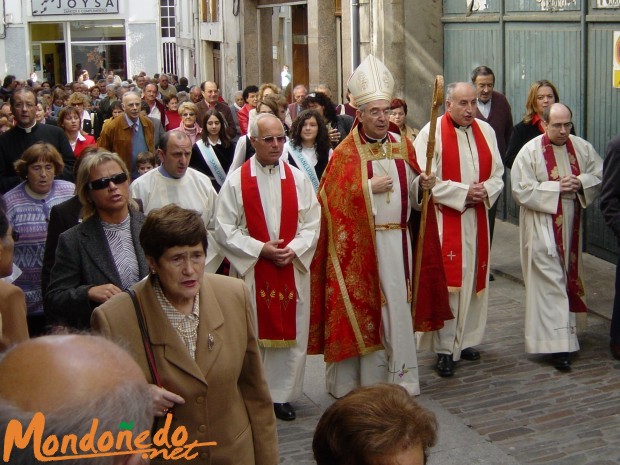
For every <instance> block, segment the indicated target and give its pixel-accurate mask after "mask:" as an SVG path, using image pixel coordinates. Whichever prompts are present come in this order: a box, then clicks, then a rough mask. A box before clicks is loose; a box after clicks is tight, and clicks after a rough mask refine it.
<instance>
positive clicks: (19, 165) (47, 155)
mask: <svg viewBox="0 0 620 465" xmlns="http://www.w3.org/2000/svg"><path fill="white" fill-rule="evenodd" d="M39 160H42V161H44V162H48V163H52V164H53V165H54V176H58V175H59V174H60V173H62V169H63V168H64V166H65V163H64V162H63V161H62V155H60V152H58V150H57V149H56V147H54V146H53V145H52V144H49V143H47V142H36V143H34V144H32V145H31V146H30V147H28V148H27V149H26V150H24V153H22V156H21V158H20V159H19V160H16V161H15V163H14V164H13V166H14V167H15V172H16V173H17V175H18V176H19V177H20V178H22V179H26V176H28V167H29V166H30V165H32V164H34V163H36V162H38V161H39Z"/></svg>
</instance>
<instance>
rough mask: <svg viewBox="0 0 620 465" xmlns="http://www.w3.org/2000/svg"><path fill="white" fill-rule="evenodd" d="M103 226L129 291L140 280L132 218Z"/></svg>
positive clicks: (128, 217) (124, 284) (119, 272)
mask: <svg viewBox="0 0 620 465" xmlns="http://www.w3.org/2000/svg"><path fill="white" fill-rule="evenodd" d="M101 226H102V227H103V232H104V233H105V237H106V239H107V240H108V245H109V246H110V251H111V252H112V257H113V258H114V264H115V265H116V269H117V270H118V274H119V276H120V278H121V283H122V284H123V289H128V288H129V287H131V286H133V285H134V284H135V283H137V282H138V281H139V280H140V271H139V266H138V258H137V257H136V249H135V247H134V245H133V239H132V237H131V227H130V216H129V215H127V218H125V219H124V220H123V221H122V222H121V223H119V224H111V223H106V222H105V221H101Z"/></svg>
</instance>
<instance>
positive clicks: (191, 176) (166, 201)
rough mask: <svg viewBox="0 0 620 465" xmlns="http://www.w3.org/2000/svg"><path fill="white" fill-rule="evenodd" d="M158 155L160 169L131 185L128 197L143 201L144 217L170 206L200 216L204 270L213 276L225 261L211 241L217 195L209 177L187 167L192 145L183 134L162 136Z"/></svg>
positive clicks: (170, 133) (175, 133)
mask: <svg viewBox="0 0 620 465" xmlns="http://www.w3.org/2000/svg"><path fill="white" fill-rule="evenodd" d="M157 154H158V155H159V159H160V161H161V165H159V167H157V168H156V169H153V170H151V171H149V172H148V173H146V174H143V175H142V176H140V177H139V178H137V179H136V180H135V181H133V182H132V183H131V185H130V186H129V189H130V191H131V196H132V197H133V198H134V199H140V200H141V201H142V206H143V208H144V214H148V213H149V212H150V211H151V210H154V209H156V208H161V207H164V206H166V205H170V204H171V203H174V204H177V205H178V206H180V207H183V208H188V209H192V210H196V211H197V212H199V213H200V216H201V217H202V221H203V222H204V224H205V227H206V228H207V234H208V247H207V258H206V261H207V264H206V268H205V270H206V271H208V272H215V271H216V270H217V269H218V267H219V266H220V264H221V263H222V260H223V258H224V257H223V256H222V255H221V254H220V253H219V248H218V246H217V243H216V242H215V239H214V238H213V227H214V218H215V203H216V201H217V191H216V190H215V188H214V187H213V184H211V180H210V179H209V177H208V176H206V175H204V174H202V173H201V172H200V171H197V170H195V169H193V168H190V167H189V162H190V158H191V156H192V142H191V140H190V139H189V137H188V136H187V134H185V133H184V132H181V131H169V132H167V133H165V134H164V137H163V138H162V145H161V147H160V148H158V149H157Z"/></svg>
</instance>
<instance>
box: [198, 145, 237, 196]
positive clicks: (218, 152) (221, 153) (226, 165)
mask: <svg viewBox="0 0 620 465" xmlns="http://www.w3.org/2000/svg"><path fill="white" fill-rule="evenodd" d="M212 147H213V151H214V152H215V156H216V157H217V159H218V160H219V162H220V164H221V165H222V169H223V170H224V171H225V172H226V173H228V170H229V169H230V164H231V163H232V160H233V157H234V155H235V144H232V143H231V144H230V145H229V146H228V148H227V149H225V148H224V147H222V145H221V144H217V145H215V146H212ZM189 166H190V168H194V169H195V170H197V171H200V172H201V173H202V174H205V175H207V176H208V177H209V179H210V180H211V184H213V187H214V188H215V190H216V191H217V192H219V191H220V189H221V187H222V186H220V185H219V183H218V182H217V181H216V180H215V176H213V173H212V172H211V169H210V168H209V165H208V164H207V162H206V161H205V159H204V157H203V156H202V152H201V151H200V149H199V148H198V145H196V144H194V146H193V147H192V157H191V158H190V159H189Z"/></svg>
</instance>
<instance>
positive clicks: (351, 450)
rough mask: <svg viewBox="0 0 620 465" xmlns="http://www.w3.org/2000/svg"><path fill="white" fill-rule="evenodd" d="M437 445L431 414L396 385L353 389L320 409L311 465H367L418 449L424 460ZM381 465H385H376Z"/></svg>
mask: <svg viewBox="0 0 620 465" xmlns="http://www.w3.org/2000/svg"><path fill="white" fill-rule="evenodd" d="M436 442H437V420H436V419H435V415H433V413H431V412H429V411H428V410H426V409H425V408H423V407H421V406H420V405H418V403H417V402H416V401H415V400H414V399H413V397H412V396H410V395H409V393H408V392H407V390H406V389H405V388H403V387H402V386H398V385H396V384H376V385H374V386H368V387H362V388H358V389H356V390H354V391H352V392H350V393H349V394H347V395H346V396H345V397H343V398H341V399H338V400H337V401H336V402H335V403H333V404H332V405H331V406H330V407H328V409H327V410H326V411H325V413H324V414H323V416H322V417H321V419H320V420H319V423H318V425H317V427H316V430H315V432H314V438H313V440H312V451H313V453H314V459H315V460H316V463H317V465H370V464H373V463H376V462H375V460H376V459H377V458H378V457H382V458H387V457H390V456H394V455H395V454H397V453H399V452H401V451H403V450H407V449H409V448H411V447H415V446H418V445H419V446H421V447H422V449H423V450H424V456H425V458H426V456H427V454H428V451H429V449H430V448H431V447H433V446H434V445H435V443H436ZM381 463H385V462H384V461H382V462H381Z"/></svg>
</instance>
